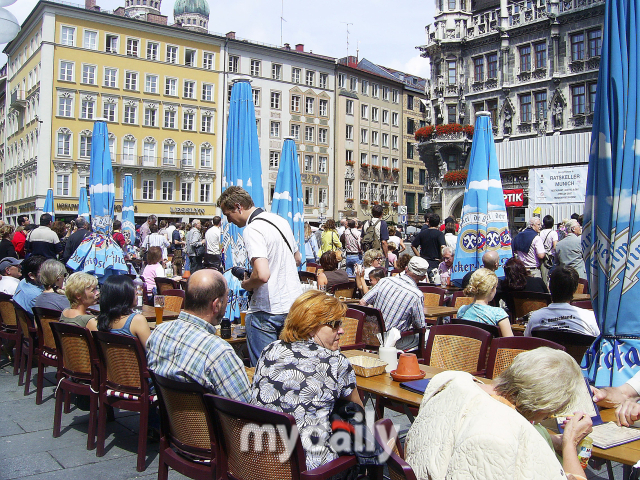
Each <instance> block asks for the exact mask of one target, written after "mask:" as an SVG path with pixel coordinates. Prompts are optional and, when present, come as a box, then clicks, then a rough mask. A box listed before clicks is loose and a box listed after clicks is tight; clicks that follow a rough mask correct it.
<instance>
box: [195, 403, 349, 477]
mask: <svg viewBox="0 0 640 480" xmlns="http://www.w3.org/2000/svg"><path fill="white" fill-rule="evenodd" d="M204 401H205V405H206V406H207V409H208V410H209V414H210V415H211V416H212V418H213V422H214V425H215V429H214V431H215V434H216V439H215V442H216V447H217V448H216V478H222V479H227V478H229V479H234V480H284V479H287V480H289V479H290V480H298V479H300V480H312V479H313V480H322V479H328V478H330V477H332V476H333V475H336V474H338V473H341V472H344V471H346V470H348V469H350V468H351V467H353V466H355V465H357V460H356V457H354V456H340V457H338V458H337V459H335V460H332V461H330V462H329V463H326V464H324V465H322V466H321V467H318V468H316V469H314V470H307V466H306V459H305V452H304V449H303V448H302V441H301V440H300V437H299V435H297V426H296V421H295V419H294V418H293V417H292V416H291V415H289V414H287V413H282V412H276V411H275V410H271V409H269V408H262V407H257V406H255V405H249V404H247V403H244V402H240V401H237V400H231V399H229V398H223V397H218V396H215V395H210V394H207V395H205V396H204ZM246 425H250V426H254V425H255V426H257V427H258V428H268V429H274V428H275V432H274V433H276V432H277V433H276V435H275V436H271V437H270V436H269V435H267V438H266V439H265V438H264V435H262V433H259V434H258V435H260V436H261V440H262V441H265V440H266V441H267V443H268V445H266V446H264V447H263V448H260V447H256V437H257V435H256V436H253V439H252V437H251V436H250V437H249V440H248V444H247V443H246V439H245V445H246V446H247V447H248V448H244V449H243V448H241V444H242V442H241V438H242V437H241V435H242V434H243V433H245V432H246V430H243V428H244V427H245V426H246ZM272 431H273V430H272ZM283 434H286V436H287V438H295V439H296V442H295V446H294V448H293V450H292V451H291V454H290V455H289V457H288V458H287V459H286V460H285V461H281V457H282V456H283V453H284V452H286V451H287V448H290V447H287V446H286V445H285V443H284V441H283V439H282V436H283ZM292 434H293V436H292ZM274 439H275V440H274ZM274 441H275V445H274V444H273V443H274ZM263 445H264V444H263ZM243 450H244V451H243Z"/></svg>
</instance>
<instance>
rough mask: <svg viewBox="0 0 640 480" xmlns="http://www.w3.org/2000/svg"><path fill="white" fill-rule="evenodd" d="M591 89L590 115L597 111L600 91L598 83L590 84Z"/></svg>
mask: <svg viewBox="0 0 640 480" xmlns="http://www.w3.org/2000/svg"><path fill="white" fill-rule="evenodd" d="M588 87H589V113H594V112H595V111H596V91H597V90H598V84H597V83H590V84H589V85H588Z"/></svg>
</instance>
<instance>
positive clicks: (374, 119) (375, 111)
mask: <svg viewBox="0 0 640 480" xmlns="http://www.w3.org/2000/svg"><path fill="white" fill-rule="evenodd" d="M379 111H380V109H379V108H378V107H371V121H372V122H377V121H378V112H379Z"/></svg>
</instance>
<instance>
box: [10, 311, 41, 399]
mask: <svg viewBox="0 0 640 480" xmlns="http://www.w3.org/2000/svg"><path fill="white" fill-rule="evenodd" d="M11 302H12V303H13V308H14V310H15V312H16V319H17V320H18V325H19V326H20V330H21V332H22V347H21V348H22V352H21V358H20V378H19V380H18V385H22V384H23V383H22V382H23V380H24V394H25V395H29V385H30V384H31V367H32V366H33V359H34V358H36V357H37V356H38V355H39V351H38V330H37V329H36V324H35V323H34V321H33V319H32V318H31V316H29V314H28V313H27V311H26V310H25V309H24V308H22V307H21V306H20V305H19V304H18V303H16V301H15V300H12V301H11ZM25 373H26V378H25Z"/></svg>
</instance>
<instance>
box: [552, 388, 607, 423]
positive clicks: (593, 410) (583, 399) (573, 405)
mask: <svg viewBox="0 0 640 480" xmlns="http://www.w3.org/2000/svg"><path fill="white" fill-rule="evenodd" d="M584 387H585V388H579V389H578V391H577V392H576V395H575V397H574V398H573V399H572V401H571V402H570V403H569V405H567V408H565V409H564V411H563V412H560V413H558V414H557V415H556V417H557V418H558V421H560V420H561V419H562V420H564V418H566V417H572V416H573V414H574V413H575V412H584V413H585V414H587V415H588V416H590V417H592V418H593V417H600V412H599V411H598V407H596V404H595V403H593V396H592V393H591V388H590V387H589V383H588V382H587V380H586V379H585V382H584Z"/></svg>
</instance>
